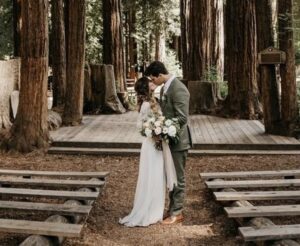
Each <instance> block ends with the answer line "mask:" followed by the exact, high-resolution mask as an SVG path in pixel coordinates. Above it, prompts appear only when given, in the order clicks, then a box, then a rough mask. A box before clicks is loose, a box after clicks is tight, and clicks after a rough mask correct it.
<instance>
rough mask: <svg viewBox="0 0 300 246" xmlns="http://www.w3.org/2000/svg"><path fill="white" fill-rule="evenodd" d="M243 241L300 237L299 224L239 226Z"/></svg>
mask: <svg viewBox="0 0 300 246" xmlns="http://www.w3.org/2000/svg"><path fill="white" fill-rule="evenodd" d="M239 232H240V233H241V235H242V237H243V239H244V240H245V241H265V240H278V239H282V238H285V239H292V238H300V225H279V226H266V227H265V226H264V227H262V228H253V227H240V228H239Z"/></svg>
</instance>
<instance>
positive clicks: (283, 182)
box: [205, 179, 300, 189]
mask: <svg viewBox="0 0 300 246" xmlns="http://www.w3.org/2000/svg"><path fill="white" fill-rule="evenodd" d="M205 184H206V185H207V187H208V188H209V189H218V188H257V187H259V188H261V187H293V186H296V187H298V186H300V179H272V180H230V181H228V180H223V181H218V180H216V181H214V180H213V181H206V182H205Z"/></svg>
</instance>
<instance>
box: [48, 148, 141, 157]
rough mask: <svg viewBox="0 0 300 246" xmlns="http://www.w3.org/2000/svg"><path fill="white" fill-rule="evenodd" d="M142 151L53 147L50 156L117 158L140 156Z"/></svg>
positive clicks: (49, 150) (49, 151) (49, 152)
mask: <svg viewBox="0 0 300 246" xmlns="http://www.w3.org/2000/svg"><path fill="white" fill-rule="evenodd" d="M140 152H141V151H140V149H132V148H128V149H127V148H78V147H51V148H49V149H48V154H64V155H116V156H138V155H139V154H140Z"/></svg>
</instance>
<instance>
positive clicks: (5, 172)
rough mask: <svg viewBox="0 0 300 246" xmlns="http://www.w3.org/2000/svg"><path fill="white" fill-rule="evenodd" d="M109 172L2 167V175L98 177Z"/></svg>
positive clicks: (103, 176)
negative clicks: (11, 168) (7, 168)
mask: <svg viewBox="0 0 300 246" xmlns="http://www.w3.org/2000/svg"><path fill="white" fill-rule="evenodd" d="M108 174H109V172H96V171H95V172H60V171H31V170H6V169H0V175H19V176H49V177H81V178H82V177H90V178H92V177H96V178H105V177H106V176H107V175H108Z"/></svg>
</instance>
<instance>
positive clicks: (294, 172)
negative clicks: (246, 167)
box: [200, 169, 300, 179]
mask: <svg viewBox="0 0 300 246" xmlns="http://www.w3.org/2000/svg"><path fill="white" fill-rule="evenodd" d="M200 176H201V178H203V179H222V178H257V177H258V178H265V177H286V176H300V170H299V169H296V170H278V171H249V172H212V173H200Z"/></svg>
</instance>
